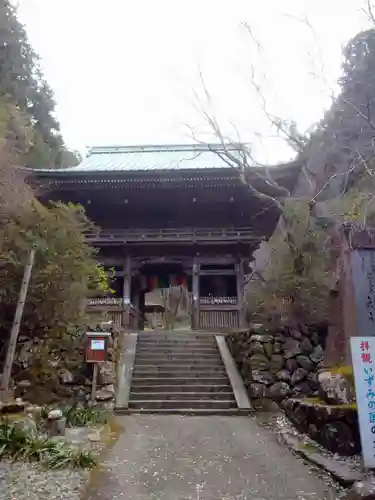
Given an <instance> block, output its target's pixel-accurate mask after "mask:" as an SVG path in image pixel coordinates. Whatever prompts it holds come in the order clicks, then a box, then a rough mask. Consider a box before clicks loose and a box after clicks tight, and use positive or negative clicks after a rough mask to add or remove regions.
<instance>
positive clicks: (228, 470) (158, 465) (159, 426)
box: [87, 415, 335, 500]
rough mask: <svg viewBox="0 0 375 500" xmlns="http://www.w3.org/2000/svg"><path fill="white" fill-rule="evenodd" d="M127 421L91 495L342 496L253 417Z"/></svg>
mask: <svg viewBox="0 0 375 500" xmlns="http://www.w3.org/2000/svg"><path fill="white" fill-rule="evenodd" d="M121 424H122V425H123V426H124V428H125V432H124V433H123V434H122V435H121V436H120V438H119V440H118V441H117V443H116V445H115V447H114V448H113V449H112V450H111V452H110V453H109V455H108V457H107V461H106V462H105V464H104V467H103V471H102V472H101V473H100V474H99V478H98V481H97V484H95V485H92V488H91V491H89V493H88V496H87V500H108V499H111V500H117V499H122V500H124V499H126V500H146V499H147V500H150V499H158V500H183V499H186V500H187V499H195V500H196V499H200V500H231V499H238V500H240V499H241V500H325V499H329V500H333V499H334V498H335V495H334V493H333V492H332V491H331V492H329V491H328V490H329V489H330V487H329V485H327V483H326V482H325V481H324V480H323V479H322V478H320V477H318V476H317V474H316V472H315V470H312V469H310V468H309V467H308V466H307V465H306V464H304V463H303V461H302V460H301V459H300V458H298V457H296V456H294V455H293V454H292V453H291V452H290V451H289V450H288V449H286V448H284V447H282V446H281V445H280V444H279V443H278V442H277V439H276V436H275V434H274V433H272V432H271V431H270V430H268V429H266V428H263V427H260V426H259V425H258V424H257V423H256V422H255V420H254V419H252V418H248V417H220V416H212V417H188V416H186V417H181V416H176V415H171V416H146V415H132V416H126V417H122V419H121ZM197 490H199V491H197Z"/></svg>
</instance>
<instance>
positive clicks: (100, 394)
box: [95, 385, 115, 401]
mask: <svg viewBox="0 0 375 500" xmlns="http://www.w3.org/2000/svg"><path fill="white" fill-rule="evenodd" d="M114 396H115V388H114V386H113V385H107V386H106V387H104V388H103V389H99V390H98V391H96V396H95V398H96V400H97V401H110V400H111V399H113V398H114Z"/></svg>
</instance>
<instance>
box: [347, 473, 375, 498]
mask: <svg viewBox="0 0 375 500" xmlns="http://www.w3.org/2000/svg"><path fill="white" fill-rule="evenodd" d="M345 498H346V500H375V479H374V478H371V479H364V480H363V481H356V482H355V483H354V484H353V486H352V487H351V488H350V490H349V491H348V493H347V495H346V497H345Z"/></svg>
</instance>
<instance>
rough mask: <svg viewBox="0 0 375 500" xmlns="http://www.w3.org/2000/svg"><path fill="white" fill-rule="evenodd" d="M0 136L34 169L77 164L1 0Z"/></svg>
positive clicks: (11, 12)
mask: <svg viewBox="0 0 375 500" xmlns="http://www.w3.org/2000/svg"><path fill="white" fill-rule="evenodd" d="M1 138H2V139H3V140H5V143H6V146H7V148H8V149H9V150H11V152H12V153H13V154H14V153H16V154H18V155H19V156H21V157H22V162H23V163H26V164H27V165H28V166H30V167H33V168H59V167H64V166H71V165H74V164H76V163H77V159H76V158H75V155H74V154H68V153H69V151H68V149H67V148H66V146H65V144H64V141H63V138H62V136H61V134H60V126H59V123H58V121H57V119H56V116H55V101H54V96H53V92H52V89H51V88H50V86H49V85H48V83H47V82H46V80H45V79H44V76H43V74H42V71H41V69H40V66H39V61H38V57H37V55H36V54H35V52H34V50H33V49H32V47H31V45H30V43H29V41H28V39H27V34H26V30H25V28H24V27H23V26H22V24H21V23H20V22H19V21H18V18H17V11H16V10H15V8H14V7H13V6H12V5H11V3H10V2H9V0H0V139H1ZM67 162H69V163H67Z"/></svg>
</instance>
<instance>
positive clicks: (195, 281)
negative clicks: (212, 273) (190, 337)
mask: <svg viewBox="0 0 375 500" xmlns="http://www.w3.org/2000/svg"><path fill="white" fill-rule="evenodd" d="M199 271H200V264H199V262H198V258H197V257H196V256H194V258H193V273H192V295H193V301H192V327H193V330H198V329H199V309H200V308H199Z"/></svg>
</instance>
